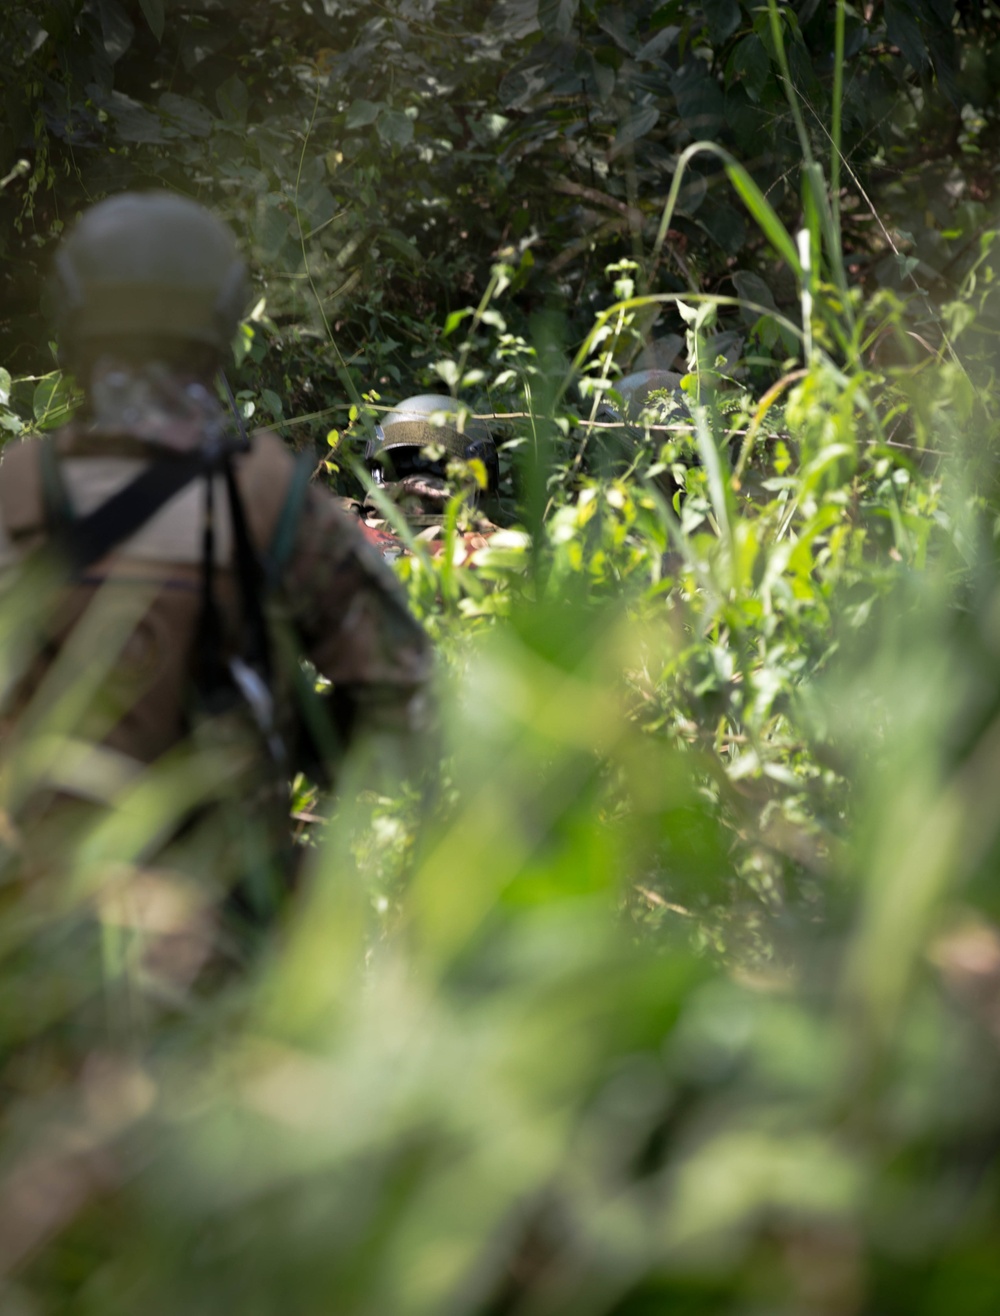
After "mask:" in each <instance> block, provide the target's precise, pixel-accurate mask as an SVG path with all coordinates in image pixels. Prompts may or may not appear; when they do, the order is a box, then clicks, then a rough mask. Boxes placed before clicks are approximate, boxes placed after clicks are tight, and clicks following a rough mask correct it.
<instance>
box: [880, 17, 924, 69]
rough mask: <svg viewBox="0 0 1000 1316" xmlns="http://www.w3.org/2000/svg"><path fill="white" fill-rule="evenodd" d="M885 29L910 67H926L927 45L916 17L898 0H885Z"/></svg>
mask: <svg viewBox="0 0 1000 1316" xmlns="http://www.w3.org/2000/svg"><path fill="white" fill-rule="evenodd" d="M885 30H886V35H887V36H888V38H889V40H890V41H891V42H892V44H893V45H894V46H898V47H899V49H900V50H901V51H902V52H903V58H904V59H905V60H906V62H907V64H909V66H910V68H911V69H914V70H916V72H918V73H919V72H920V71H921V69H924V68H926V66H927V62H928V59H929V58H930V57H929V55H928V53H927V46H926V43H925V42H924V38H923V35H922V34H921V31H920V28H919V26H918V25H917V21H916V19H915V18H914V17H913V15H912V14H911V13H910V12H909V10H908V8H907V7H906V6H905V5H903V4H901V3H900V2H899V0H885Z"/></svg>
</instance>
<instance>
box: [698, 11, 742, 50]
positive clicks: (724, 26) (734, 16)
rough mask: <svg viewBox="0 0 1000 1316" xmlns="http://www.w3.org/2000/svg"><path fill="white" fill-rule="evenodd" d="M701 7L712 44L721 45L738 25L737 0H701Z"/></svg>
mask: <svg viewBox="0 0 1000 1316" xmlns="http://www.w3.org/2000/svg"><path fill="white" fill-rule="evenodd" d="M702 8H703V9H704V10H705V21H706V23H707V24H708V35H709V36H710V37H711V39H712V44H713V45H716V46H721V45H722V43H723V42H724V41H728V40H729V38H730V37H731V36H732V35H733V33H734V32H735V31H736V29H737V28H738V27H739V25H740V6H739V0H702Z"/></svg>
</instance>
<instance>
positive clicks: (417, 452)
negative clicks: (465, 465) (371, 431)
mask: <svg viewBox="0 0 1000 1316" xmlns="http://www.w3.org/2000/svg"><path fill="white" fill-rule="evenodd" d="M442 419H443V421H444V423H443V424H441V423H435V421H441V420H442ZM435 450H440V455H437V453H436V452H435ZM456 458H457V459H458V460H459V461H466V462H468V461H480V462H482V464H483V466H484V467H485V469H486V492H487V493H488V494H492V493H495V492H496V488H497V485H498V484H499V480H500V465H499V461H498V458H497V449H496V444H495V443H494V442H493V435H492V434H491V433H490V430H489V426H488V425H487V424H486V423H485V422H484V421H482V420H476V419H475V418H474V417H471V416H465V417H462V416H461V415H460V413H459V409H458V407H457V404H456V402H455V399H454V398H450V397H446V396H444V394H441V393H421V394H420V395H419V396H417V397H412V398H406V399H405V400H404V401H403V402H400V403H399V405H398V406H397V407H395V408H394V409H393V410H392V411H390V412H389V413H388V415H387V416H386V417H385V419H384V420H383V421H382V423H381V424H380V425H376V426H375V437H374V438H373V439H370V440H369V441H368V445H367V447H366V448H365V461H366V463H367V466H368V469H369V471H370V472H371V476H372V479H373V480H374V481H375V483H376V485H378V486H379V487H380V488H382V489H383V490H384V491H385V492H386V493H387V494H388V495H389V496H390V497H391V498H392V499H393V500H394V501H395V502H397V503H399V505H400V506H401V507H402V508H403V510H404V511H405V512H406V514H407V518H408V519H409V520H410V521H411V522H412V523H413V524H414V525H419V524H421V523H422V522H423V521H425V520H427V519H428V518H429V519H431V520H434V519H440V515H441V511H442V510H443V508H444V506H445V504H446V503H447V501H448V499H449V498H450V497H451V495H452V494H453V493H454V492H455V490H454V489H453V488H452V487H451V485H450V484H449V476H448V463H449V459H451V460H455V459H456ZM477 501H478V490H477V491H475V492H474V493H473V495H472V497H471V498H470V502H471V503H473V504H475V503H476V502H477Z"/></svg>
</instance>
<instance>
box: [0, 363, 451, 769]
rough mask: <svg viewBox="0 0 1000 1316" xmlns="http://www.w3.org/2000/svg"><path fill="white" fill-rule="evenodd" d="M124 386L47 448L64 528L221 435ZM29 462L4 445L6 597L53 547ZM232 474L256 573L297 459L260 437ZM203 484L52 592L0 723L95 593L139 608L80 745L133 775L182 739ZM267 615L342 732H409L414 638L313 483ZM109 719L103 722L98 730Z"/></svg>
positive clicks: (419, 711)
mask: <svg viewBox="0 0 1000 1316" xmlns="http://www.w3.org/2000/svg"><path fill="white" fill-rule="evenodd" d="M168 382H169V381H168ZM126 385H127V386H126V387H125V388H124V389H119V390H118V393H119V396H116V397H113V398H111V399H108V398H106V397H102V396H101V395H100V393H99V391H97V390H95V397H94V407H93V412H92V415H91V416H90V418H89V419H88V420H87V421H85V422H81V423H72V424H70V425H69V426H68V427H66V428H65V429H63V430H61V431H59V432H58V433H57V434H56V435H55V436H54V451H55V456H56V459H57V461H58V465H59V470H60V472H61V477H62V480H63V484H64V488H65V490H66V493H67V494H68V498H69V501H70V503H71V505H72V509H73V511H74V512H75V513H76V514H77V515H80V516H85V515H86V514H87V513H89V512H90V511H92V510H93V509H94V508H96V507H98V506H99V505H101V504H103V503H104V502H105V501H106V500H107V499H108V498H109V497H111V496H112V495H113V494H114V493H116V492H117V491H118V490H120V489H122V488H123V487H125V486H126V485H128V484H129V483H130V481H132V480H133V479H134V478H135V476H136V474H137V473H138V472H140V471H141V470H142V469H143V468H144V467H145V466H147V465H148V464H149V462H150V460H151V453H155V452H156V451H157V450H159V451H160V452H162V451H163V449H164V448H170V447H174V448H179V449H180V450H182V451H183V450H190V447H191V445H192V443H193V442H197V440H198V436H199V433H201V432H202V431H203V429H204V427H205V426H206V425H209V424H211V425H215V426H218V427H221V425H222V413H221V408H219V406H218V403H217V402H216V400H215V399H214V397H211V396H209V395H208V393H207V392H206V390H204V389H203V388H200V386H194V387H189V388H186V389H185V388H183V387H177V386H175V385H170V386H164V387H163V388H161V389H158V390H157V389H153V393H154V394H156V396H155V397H151V396H150V390H149V388H148V387H147V385H148V380H143V379H135V380H132V381H126ZM199 389H200V392H199V391H198V390H199ZM137 395H138V396H137ZM41 452H42V444H40V443H38V442H36V441H30V440H29V441H26V442H23V443H18V444H14V445H10V446H9V447H8V448H7V449H5V451H4V453H3V459H2V461H0V573H2V574H0V579H3V577H6V579H7V583H8V584H9V583H11V582H16V580H17V577H18V574H19V568H20V567H21V565H22V564H23V563H24V561H25V559H26V556H27V555H28V554H29V553H31V552H32V551H33V550H34V549H36V548H38V547H39V546H42V545H44V544H45V542H46V541H47V539H48V538H49V536H50V526H49V523H48V520H47V512H46V507H47V503H46V497H45V489H44V487H43V485H44V480H43V477H44V472H43V469H42V462H41ZM233 467H234V470H235V476H236V483H237V486H238V489H239V492H240V495H241V500H242V503H243V507H244V511H245V517H246V521H247V526H248V530H249V535H250V539H251V541H252V543H253V545H254V547H255V548H256V549H257V551H258V553H259V555H260V556H261V557H262V558H263V559H264V560H265V561H266V560H267V558H268V555H269V553H270V552H271V551H272V549H273V546H274V541H275V536H276V534H278V533H279V529H280V527H281V525H282V514H283V510H284V509H285V508H286V505H287V504H288V501H289V498H290V497H291V494H292V489H293V484H294V483H295V481H296V478H297V477H296V460H295V458H294V456H293V454H291V453H290V452H289V451H288V450H287V449H286V447H285V446H284V445H283V444H282V443H281V441H280V440H279V439H277V438H276V437H275V436H273V435H270V434H260V435H257V436H256V437H255V438H254V440H253V442H252V446H251V448H250V450H249V451H248V452H246V453H242V454H238V455H236V456H235V457H234V458H233ZM214 479H215V481H216V485H217V490H216V495H215V496H214V507H215V510H214V520H215V523H216V531H215V536H214V538H215V545H214V563H215V572H214V579H215V582H216V593H217V598H218V602H219V611H220V613H221V622H222V629H223V631H224V634H225V637H226V638H227V640H232V641H233V643H234V644H235V643H236V638H235V637H236V636H237V635H238V634H239V632H240V630H241V626H242V625H243V623H244V619H243V618H241V615H240V613H241V604H240V593H239V590H238V588H237V582H236V579H235V563H234V552H233V543H234V536H233V527H232V525H231V517H230V512H229V506H228V502H227V499H226V495H225V491H224V487H223V481H222V477H221V476H217V477H214ZM205 485H206V480H205V479H204V478H201V479H197V480H195V481H194V482H192V483H190V484H188V485H186V486H185V487H184V488H182V489H181V491H180V492H179V493H178V494H176V495H175V496H174V497H173V498H171V499H170V500H169V501H167V502H166V503H165V504H164V505H163V506H162V507H161V508H160V509H159V510H158V511H156V512H155V513H154V514H153V515H152V516H151V517H150V518H149V519H148V521H147V522H146V523H145V524H143V525H142V526H141V527H140V528H139V529H138V530H137V531H136V532H135V533H133V534H132V535H131V536H130V537H129V538H127V539H126V540H124V541H123V542H122V543H120V544H119V545H118V546H117V547H116V548H115V549H113V550H112V551H111V552H109V553H108V554H107V555H106V556H105V557H104V558H103V559H102V560H100V561H98V562H95V563H94V564H93V565H92V566H90V567H89V568H87V569H86V571H85V573H84V574H83V575H82V577H80V578H79V579H77V580H75V581H74V582H73V583H71V584H68V585H67V586H66V587H65V589H64V590H62V592H61V598H60V605H59V608H58V615H57V616H55V617H53V618H51V620H50V623H49V625H48V626H47V628H46V629H47V634H46V636H45V640H44V643H43V644H42V645H41V646H40V652H39V654H38V656H37V657H36V659H35V661H34V663H33V665H32V667H31V668H30V670H29V671H28V673H27V675H26V677H25V678H24V679H22V681H21V682H20V685H19V687H18V690H17V691H16V692H15V695H14V697H13V699H8V701H7V702H8V706H7V707H6V708H5V709H4V715H5V718H7V719H8V720H9V719H10V718H11V717H12V715H16V712H17V708H18V706H23V705H24V703H25V702H26V701H27V700H29V699H30V697H31V694H32V692H33V691H34V690H36V689H37V688H38V685H39V682H40V681H41V680H42V678H43V676H44V674H45V671H46V669H47V668H48V667H49V666H50V665H51V664H52V663H53V662H54V661H55V660H56V658H57V657H58V655H59V653H60V652H61V650H62V648H63V647H64V645H65V644H66V643H67V641H68V639H69V637H70V636H71V635H72V634H73V631H74V628H75V627H76V626H77V624H78V623H79V622H80V621H81V619H82V618H83V617H84V615H85V614H86V612H87V610H88V607H89V605H90V604H91V603H92V602H93V601H94V599H95V596H96V595H97V594H98V593H101V594H102V595H103V594H106V588H105V587H107V586H114V587H116V592H117V593H118V594H119V595H128V594H129V593H130V592H131V593H132V594H134V595H135V596H136V597H137V598H141V603H140V604H139V609H140V611H139V614H138V615H137V617H136V621H135V624H134V626H133V628H132V630H131V633H130V635H129V636H128V638H127V641H126V642H125V643H124V646H123V647H122V649H121V652H120V655H119V656H118V659H117V661H116V663H115V664H114V668H113V670H112V672H111V674H110V677H109V681H108V683H107V684H108V685H109V686H110V688H111V697H110V700H109V698H108V697H107V693H108V692H107V691H105V692H104V695H105V697H104V699H103V714H102V716H103V721H100V720H98V721H97V722H95V723H94V725H95V726H96V727H97V728H98V734H97V735H95V736H94V737H93V738H94V739H96V740H99V741H100V742H101V743H102V744H103V745H105V746H107V747H110V748H111V749H114V750H116V751H118V752H120V753H121V754H124V755H127V756H129V757H130V758H132V759H135V760H139V761H140V762H144V763H149V762H152V761H153V760H155V759H157V758H158V757H159V756H160V755H162V754H163V753H165V752H166V751H167V750H169V749H170V748H171V747H172V746H173V745H175V744H176V743H178V742H179V741H180V740H182V739H183V738H184V736H185V735H186V734H187V732H188V730H189V717H190V709H191V699H190V695H191V688H192V677H193V674H194V672H195V670H196V668H197V666H198V662H199V658H200V655H199V653H198V652H197V649H198V638H199V637H198V621H199V617H200V615H201V604H202V577H203V554H204V542H205V541H204V521H205V510H204V509H205V498H206V490H205ZM285 519H286V521H287V517H286V518H285ZM269 613H270V617H271V619H272V620H273V621H274V622H275V623H276V624H279V623H280V624H283V623H284V622H287V623H289V624H290V628H289V632H288V633H290V634H291V635H292V636H293V637H294V644H295V647H296V648H297V649H298V652H299V654H300V655H301V656H303V657H305V658H308V659H309V660H310V661H311V662H312V663H313V664H314V665H315V667H316V669H317V670H318V671H319V672H320V673H321V674H322V675H323V676H325V677H327V678H328V679H329V680H330V681H331V682H332V683H333V686H334V692H335V695H336V697H337V702H338V708H339V710H340V714H341V718H340V720H341V721H342V723H343V724H344V725H345V726H349V727H350V728H351V729H353V730H356V729H357V728H358V726H359V725H363V726H367V727H370V728H371V729H373V730H375V731H388V732H391V733H393V734H396V735H404V736H405V735H407V734H408V733H410V732H414V731H417V730H419V729H420V728H421V726H422V723H423V721H424V718H425V704H426V700H427V688H428V682H429V677H430V666H431V654H430V647H429V642H428V640H427V637H426V636H425V634H424V632H423V630H422V629H421V627H420V626H419V624H418V623H417V622H416V621H415V620H414V618H413V617H412V615H411V614H410V612H409V611H408V609H407V606H406V602H405V599H404V597H403V594H402V591H401V588H400V586H399V584H398V582H397V581H396V579H395V577H394V575H393V573H392V571H391V569H390V568H389V567H388V566H387V565H386V564H385V563H384V562H383V560H382V559H381V557H380V555H379V554H378V553H377V552H376V551H375V550H374V549H373V548H372V546H371V545H370V544H368V543H367V542H366V541H365V537H364V535H363V534H362V532H361V529H360V527H359V526H358V525H357V524H356V522H354V521H352V519H351V518H350V517H348V516H346V515H345V514H344V513H343V511H342V510H341V509H340V508H338V507H337V506H336V503H335V501H334V499H333V498H331V497H330V496H329V495H327V494H326V492H325V491H324V490H322V489H320V488H318V487H316V486H313V485H309V486H308V487H307V488H305V490H304V494H303V496H302V498H301V504H300V506H298V508H297V517H296V521H295V523H294V524H293V526H292V528H291V535H290V542H289V545H288V551H287V552H285V553H284V554H283V555H282V564H281V568H280V571H279V572H278V573H277V579H276V580H275V581H274V588H273V589H272V590H271V597H270V599H269ZM109 706H110V707H112V708H114V710H115V713H114V715H113V716H110V717H109V715H108V712H107V710H108V707H109ZM345 713H346V716H345Z"/></svg>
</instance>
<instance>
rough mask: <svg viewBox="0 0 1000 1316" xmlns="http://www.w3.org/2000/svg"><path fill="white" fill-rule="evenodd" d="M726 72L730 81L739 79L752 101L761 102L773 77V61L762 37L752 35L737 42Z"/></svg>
mask: <svg viewBox="0 0 1000 1316" xmlns="http://www.w3.org/2000/svg"><path fill="white" fill-rule="evenodd" d="M726 72H727V78H728V80H730V81H732V80H733V79H735V78H739V80H740V81H741V82H742V84H743V88H744V90H745V91H746V94H747V95H748V96H749V97H750V99H751V100H752V101H754V102H755V103H756V102H757V101H759V100H760V97H761V93H762V92H763V90H764V88H765V87H766V86H767V81H768V78H769V77H770V75H771V60H770V58H769V57H768V53H767V51H766V49H765V48H764V43H763V42H762V41H761V39H760V37H758V36H756V35H754V34H751V35H750V36H746V37H744V38H743V40H742V41H739V42H737V44H736V49H735V50H734V51H733V53H732V56H731V58H730V60H729V67H728V69H727V70H726Z"/></svg>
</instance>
